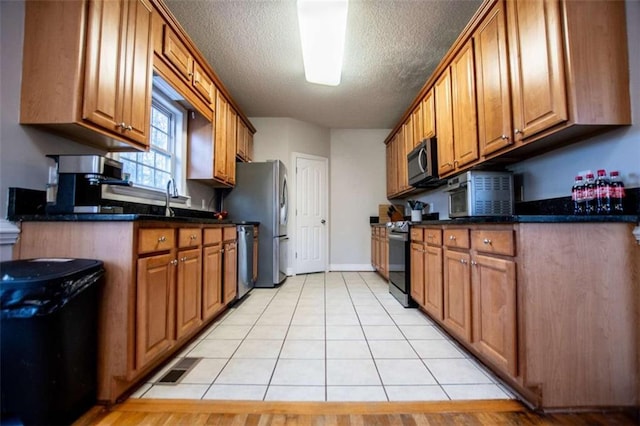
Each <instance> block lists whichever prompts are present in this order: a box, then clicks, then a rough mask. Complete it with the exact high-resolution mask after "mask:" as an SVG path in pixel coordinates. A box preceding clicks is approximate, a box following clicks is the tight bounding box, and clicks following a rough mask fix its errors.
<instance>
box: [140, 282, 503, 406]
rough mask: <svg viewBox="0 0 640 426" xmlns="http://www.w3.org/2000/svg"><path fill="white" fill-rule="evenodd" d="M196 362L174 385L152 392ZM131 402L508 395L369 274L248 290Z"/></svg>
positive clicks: (326, 399)
mask: <svg viewBox="0 0 640 426" xmlns="http://www.w3.org/2000/svg"><path fill="white" fill-rule="evenodd" d="M183 357H198V358H202V359H201V360H200V361H199V362H198V363H197V364H196V365H195V367H193V368H192V369H191V370H190V371H189V372H188V373H187V374H186V375H185V376H183V378H182V379H181V380H180V381H179V383H177V384H161V383H158V381H159V380H160V378H161V377H162V376H164V374H165V373H166V372H167V371H168V370H170V369H171V367H172V366H173V365H174V364H175V363H176V362H178V361H180V360H181V359H182V358H183ZM131 397H132V398H185V399H222V400H231V399H240V400H280V401H283V400H284V401H408V400H410V401H432V400H461V399H506V398H514V396H513V394H512V393H511V392H510V391H509V390H508V389H507V388H506V387H505V386H504V385H503V384H502V383H500V381H499V380H498V379H497V378H496V377H494V376H493V375H492V374H491V373H490V372H489V371H488V370H486V369H485V368H484V367H483V366H481V365H480V364H479V363H478V362H477V361H475V359H473V357H471V356H470V355H469V354H468V353H467V352H466V351H465V350H464V349H462V348H461V347H460V346H459V345H458V344H457V343H456V342H455V341H453V340H452V339H450V338H449V337H448V336H447V335H446V334H445V333H443V332H442V331H441V330H440V329H439V327H438V326H436V325H435V324H434V323H433V322H432V321H431V320H430V319H429V318H428V317H426V316H425V315H424V314H423V313H422V312H420V311H419V310H417V309H406V308H403V307H402V306H401V305H400V304H399V303H398V302H397V301H396V300H395V299H394V298H393V297H392V296H391V295H390V294H389V290H388V285H387V282H386V281H384V280H383V279H382V278H381V277H380V276H378V275H377V274H375V273H373V272H342V273H341V272H332V273H326V274H322V273H320V274H311V275H301V276H295V277H289V278H288V279H287V280H286V281H285V283H284V284H283V285H281V286H280V287H278V288H275V289H254V290H253V291H251V292H250V293H249V294H248V295H247V296H246V297H245V298H244V299H243V300H242V301H241V302H240V303H237V304H236V305H235V306H234V307H232V308H231V309H229V311H228V312H227V313H225V315H224V316H223V317H222V318H220V319H218V320H216V321H215V322H214V323H213V324H212V325H211V326H210V327H209V328H208V330H206V331H205V332H203V333H202V334H201V335H200V336H199V337H198V339H197V340H195V341H193V342H192V343H191V344H190V345H188V346H187V347H186V348H185V349H184V350H183V351H182V352H181V353H180V354H179V355H178V356H177V357H176V358H175V359H173V360H171V361H170V362H169V363H167V365H166V366H165V367H164V368H163V369H162V370H161V371H159V372H158V373H157V374H156V375H155V376H153V377H152V378H151V379H150V380H149V381H148V382H147V383H145V384H143V385H142V386H141V387H140V388H139V389H138V390H137V391H136V392H134V394H133V395H132V396H131Z"/></svg>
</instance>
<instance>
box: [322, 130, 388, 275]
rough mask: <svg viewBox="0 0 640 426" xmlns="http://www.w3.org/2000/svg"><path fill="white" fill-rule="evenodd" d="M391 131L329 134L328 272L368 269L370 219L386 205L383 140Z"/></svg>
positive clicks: (345, 131) (347, 131)
mask: <svg viewBox="0 0 640 426" xmlns="http://www.w3.org/2000/svg"><path fill="white" fill-rule="evenodd" d="M390 131H391V129H376V130H365V129H362V130H359V129H332V130H331V157H330V162H331V175H330V179H329V185H330V193H331V210H330V215H329V217H330V222H329V225H330V268H331V269H332V270H360V271H361V270H368V269H371V229H370V226H369V216H377V215H378V205H379V204H385V203H387V199H386V198H387V196H386V194H387V183H386V172H385V170H386V163H385V145H384V143H383V142H384V139H385V138H386V137H387V136H388V135H389V132H390Z"/></svg>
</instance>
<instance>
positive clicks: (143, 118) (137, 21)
mask: <svg viewBox="0 0 640 426" xmlns="http://www.w3.org/2000/svg"><path fill="white" fill-rule="evenodd" d="M126 4H128V5H129V7H128V15H127V44H126V61H125V64H126V68H125V69H126V71H125V74H124V78H123V81H124V83H123V84H124V87H123V90H122V122H124V123H126V125H127V128H126V131H125V135H126V136H127V137H128V138H129V139H133V140H135V141H137V142H140V143H144V144H146V145H148V144H149V142H148V134H149V127H150V120H151V79H152V77H153V76H152V70H153V43H152V33H153V31H152V28H151V27H152V7H151V5H150V4H149V3H148V1H147V0H144V1H143V0H136V1H127V2H126Z"/></svg>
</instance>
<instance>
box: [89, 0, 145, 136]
mask: <svg viewBox="0 0 640 426" xmlns="http://www.w3.org/2000/svg"><path fill="white" fill-rule="evenodd" d="M88 22H89V24H88V29H87V56H86V71H85V88H84V103H83V109H82V111H83V113H82V118H83V119H85V120H88V121H91V122H93V123H95V124H97V125H98V126H100V127H103V128H104V129H107V130H109V131H111V132H118V133H120V134H121V135H122V136H124V137H126V138H128V139H131V140H134V141H136V142H140V143H143V144H148V140H147V134H148V128H149V115H150V112H149V110H150V107H151V63H152V62H151V61H152V45H151V34H152V32H151V6H149V4H148V3H147V2H146V0H145V1H143V0H136V1H131V2H129V1H100V0H97V1H92V2H91V3H90V6H89V21H88Z"/></svg>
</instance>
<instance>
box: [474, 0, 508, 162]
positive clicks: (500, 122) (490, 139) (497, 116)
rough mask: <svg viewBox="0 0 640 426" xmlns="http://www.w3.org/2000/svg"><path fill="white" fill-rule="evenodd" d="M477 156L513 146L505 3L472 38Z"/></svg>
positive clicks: (486, 20) (486, 19)
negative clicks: (478, 149) (476, 107)
mask: <svg viewBox="0 0 640 426" xmlns="http://www.w3.org/2000/svg"><path fill="white" fill-rule="evenodd" d="M473 41H474V46H475V49H474V51H475V59H476V88H477V95H478V143H479V148H480V154H481V155H489V154H492V153H494V152H496V151H498V150H500V149H502V148H504V147H506V146H509V145H511V144H513V137H512V127H511V90H510V88H509V57H508V50H507V17H506V13H505V2H504V1H499V2H498V3H496V4H495V6H493V8H492V9H491V10H490V11H489V13H488V14H487V16H486V17H485V18H484V20H483V21H482V23H481V24H480V26H479V27H478V30H477V31H476V33H475V34H474V36H473Z"/></svg>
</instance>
